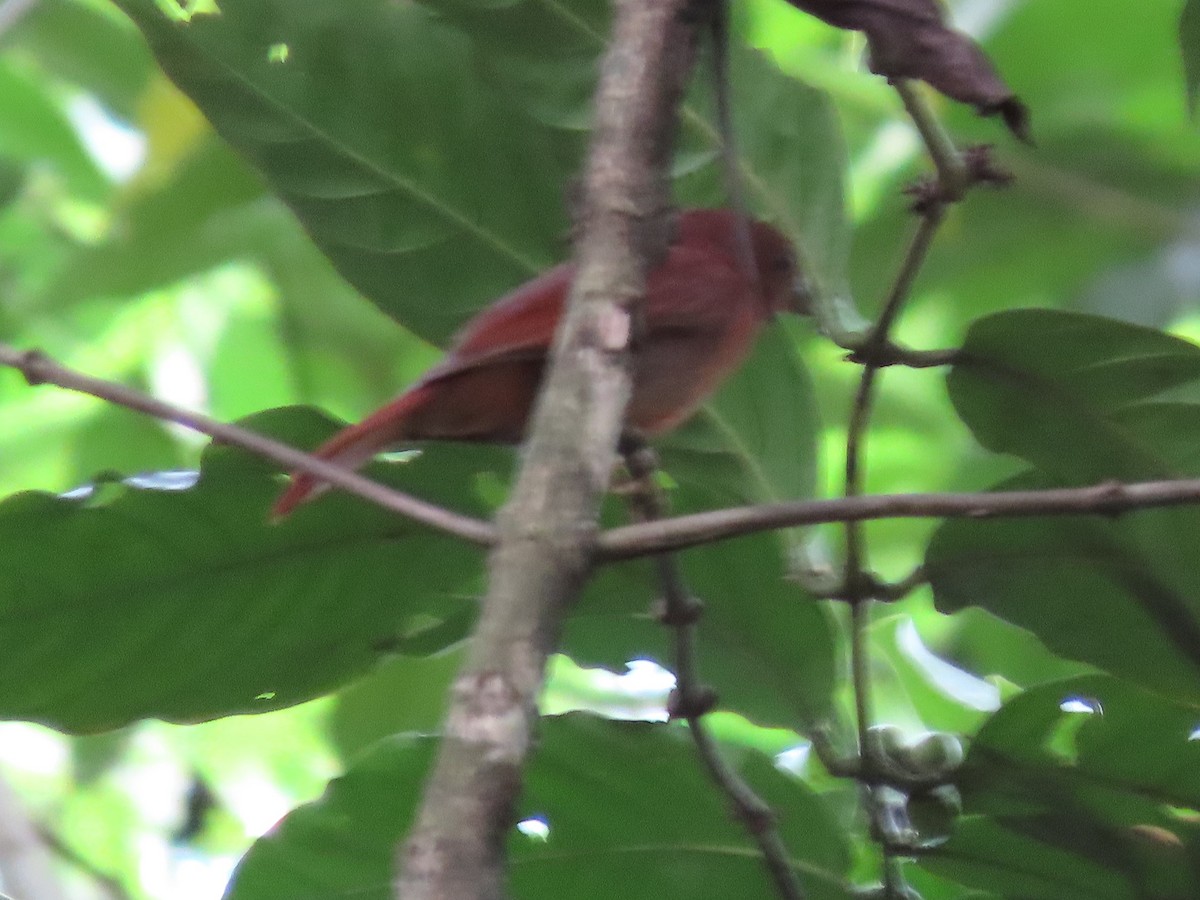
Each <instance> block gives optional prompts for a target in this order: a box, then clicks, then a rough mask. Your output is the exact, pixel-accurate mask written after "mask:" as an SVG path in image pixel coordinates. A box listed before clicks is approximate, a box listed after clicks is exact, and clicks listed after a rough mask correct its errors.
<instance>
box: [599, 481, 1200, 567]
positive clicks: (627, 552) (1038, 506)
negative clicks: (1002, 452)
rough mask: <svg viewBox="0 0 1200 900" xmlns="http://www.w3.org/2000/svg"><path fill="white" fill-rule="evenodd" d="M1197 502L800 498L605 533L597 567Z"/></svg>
mask: <svg viewBox="0 0 1200 900" xmlns="http://www.w3.org/2000/svg"><path fill="white" fill-rule="evenodd" d="M1192 503H1200V479H1196V478H1190V479H1179V480H1175V481H1143V482H1136V483H1132V484H1121V483H1119V482H1115V481H1111V482H1105V483H1103V484H1096V485H1092V486H1090V487H1080V488H1049V489H1046V490H1034V491H996V492H994V493H978V494H876V495H874V496H864V497H845V498H842V499H837V500H799V501H795V502H791V503H769V504H762V505H759V506H737V507H731V508H729V509H718V510H713V511H712V512H703V513H696V514H694V515H689V516H678V517H676V518H674V519H660V520H658V521H655V522H643V523H640V524H637V525H625V526H622V527H619V528H612V529H609V530H608V531H606V532H604V533H603V534H602V535H600V540H599V541H598V548H597V549H598V554H599V558H600V560H601V561H603V562H614V561H617V560H622V559H633V558H636V557H640V556H649V555H651V554H654V553H662V552H663V551H664V550H682V549H684V548H687V547H695V546H696V545H698V544H710V543H712V542H714V541H723V540H728V539H730V538H735V537H742V536H744V535H748V534H756V533H758V532H760V531H772V530H774V529H776V528H792V527H795V526H797V525H817V524H821V523H827V522H862V521H866V520H868V519H933V518H939V519H940V518H950V519H963V518H971V519H991V518H1018V517H1026V516H1065V515H1106V516H1112V515H1116V514H1118V513H1123V512H1129V511H1131V510H1137V509H1150V508H1154V507H1161V506H1184V505H1187V504H1192Z"/></svg>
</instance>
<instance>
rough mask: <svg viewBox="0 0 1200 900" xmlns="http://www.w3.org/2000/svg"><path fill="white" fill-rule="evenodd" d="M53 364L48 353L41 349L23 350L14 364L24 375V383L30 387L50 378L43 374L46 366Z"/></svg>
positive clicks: (45, 381)
mask: <svg viewBox="0 0 1200 900" xmlns="http://www.w3.org/2000/svg"><path fill="white" fill-rule="evenodd" d="M53 365H55V363H54V360H52V359H51V358H50V357H49V356H48V355H46V354H45V353H43V352H42V351H41V350H37V349H32V350H23V351H21V354H20V356H19V357H18V359H17V361H16V363H15V366H16V368H17V369H19V370H20V372H21V374H22V375H24V376H25V383H26V384H28V385H29V386H30V387H37V386H38V385H39V384H46V383H47V382H48V381H49V380H50V379H49V378H48V377H47V376H46V375H45V374H44V373H45V370H46V368H47V367H50V366H53Z"/></svg>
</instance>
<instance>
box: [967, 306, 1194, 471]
mask: <svg viewBox="0 0 1200 900" xmlns="http://www.w3.org/2000/svg"><path fill="white" fill-rule="evenodd" d="M962 349H963V353H964V356H965V359H964V360H963V362H961V363H960V364H958V365H956V366H955V367H954V368H953V370H952V371H951V373H950V375H949V377H948V379H947V381H948V385H949V389H950V399H951V400H952V401H953V402H954V405H955V408H956V409H957V410H958V413H959V415H960V416H962V419H963V421H964V422H966V423H967V425H968V426H969V427H970V428H971V430H972V431H973V432H974V433H975V436H976V437H977V438H978V439H979V441H980V443H982V444H983V445H984V446H985V447H987V448H988V449H989V450H994V451H996V452H998V453H1012V454H1015V455H1017V456H1020V457H1022V458H1023V459H1026V460H1028V461H1029V462H1031V463H1033V464H1034V465H1035V466H1037V467H1038V468H1040V469H1042V470H1043V471H1045V472H1047V473H1048V474H1050V475H1052V476H1053V477H1055V478H1056V479H1059V480H1061V481H1063V482H1066V483H1068V484H1081V483H1089V482H1096V481H1101V480H1103V479H1107V478H1115V479H1121V480H1130V479H1139V478H1141V479H1148V478H1168V477H1172V476H1174V475H1179V474H1183V473H1184V472H1186V471H1188V470H1190V468H1191V467H1193V466H1195V465H1196V463H1197V461H1200V458H1197V457H1196V454H1195V453H1194V451H1192V450H1191V442H1185V441H1183V440H1181V435H1182V434H1183V433H1186V431H1187V430H1188V429H1189V426H1190V423H1192V422H1194V421H1196V420H1197V418H1198V417H1200V404H1198V403H1197V401H1198V400H1200V394H1197V393H1196V387H1197V383H1198V382H1200V348H1197V347H1196V346H1195V345H1194V344H1191V343H1189V342H1187V341H1184V340H1181V339H1179V338H1175V337H1171V336H1169V335H1166V334H1163V333H1162V332H1160V331H1155V330H1153V329H1150V328H1141V327H1138V326H1134V325H1127V324H1124V323H1121V322H1115V321H1112V320H1110V319H1101V318H1097V317H1094V316H1084V315H1079V314H1074V313H1064V312H1056V311H1052V310H1015V311H1012V312H1007V313H999V314H996V315H993V316H988V317H986V318H983V319H980V320H978V321H977V322H976V323H975V324H974V325H972V326H971V329H970V331H969V332H968V334H967V339H966V341H965V343H964V344H963V348H962ZM1168 392H1173V393H1168Z"/></svg>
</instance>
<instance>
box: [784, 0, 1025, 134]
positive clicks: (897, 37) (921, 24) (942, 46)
mask: <svg viewBox="0 0 1200 900" xmlns="http://www.w3.org/2000/svg"><path fill="white" fill-rule="evenodd" d="M788 2H789V3H791V4H792V6H795V7H797V8H799V9H802V10H804V11H805V12H807V13H810V14H811V15H814V16H816V17H817V18H818V19H821V20H822V21H824V22H828V23H829V24H830V25H834V26H836V27H838V28H846V29H851V30H853V31H861V32H863V33H864V34H866V36H867V43H868V44H869V45H870V48H871V71H872V72H876V73H878V74H880V75H885V76H887V77H888V78H890V79H896V78H916V79H920V80H921V81H924V82H927V83H928V84H929V85H931V86H932V87H934V88H935V89H937V90H939V91H941V92H942V93H943V94H945V95H946V96H947V97H951V98H953V99H954V100H958V101H960V102H962V103H969V104H970V105H972V106H974V107H975V109H976V110H977V111H978V112H979V113H980V115H985V116H990V115H999V116H1001V117H1002V118H1003V119H1004V122H1005V124H1006V125H1007V126H1008V127H1009V129H1010V130H1011V131H1012V132H1013V134H1015V135H1016V136H1017V137H1019V138H1020V139H1021V140H1023V141H1028V140H1029V112H1028V110H1027V109H1026V107H1025V104H1023V103H1022V102H1021V101H1020V100H1019V99H1017V95H1016V94H1014V93H1013V91H1012V90H1011V89H1010V88H1009V87H1008V85H1006V84H1005V83H1004V82H1003V81H1002V80H1001V78H1000V76H999V75H998V74H996V70H995V68H994V67H993V66H992V64H991V62H990V61H989V60H988V58H987V56H985V55H984V52H983V51H982V50H981V49H979V47H978V45H977V44H975V42H974V41H972V40H971V39H970V38H969V37H967V36H966V35H965V34H963V33H962V32H961V31H956V30H954V29H953V28H951V27H950V26H948V25H947V24H946V21H945V12H944V10H943V9H942V7H941V4H939V3H938V2H937V0H788Z"/></svg>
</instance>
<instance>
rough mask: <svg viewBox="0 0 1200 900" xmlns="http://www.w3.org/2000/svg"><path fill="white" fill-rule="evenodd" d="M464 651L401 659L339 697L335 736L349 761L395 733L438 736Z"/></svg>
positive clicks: (332, 720)
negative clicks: (451, 684) (451, 685)
mask: <svg viewBox="0 0 1200 900" xmlns="http://www.w3.org/2000/svg"><path fill="white" fill-rule="evenodd" d="M462 662H463V653H462V651H461V650H454V651H448V652H445V653H438V654H435V655H432V656H397V657H395V658H394V659H389V660H387V661H386V662H385V663H383V664H382V665H381V666H380V667H379V668H378V669H376V670H375V671H374V672H372V673H371V674H370V675H368V676H367V677H366V678H363V679H361V680H359V681H356V682H355V683H354V684H351V685H349V686H347V687H346V688H344V689H343V690H342V691H341V692H339V693H338V696H337V706H336V707H334V711H333V716H332V717H331V718H330V721H329V736H330V739H331V740H332V741H333V744H334V746H335V747H336V748H337V751H338V755H339V756H341V758H342V759H343V760H349V759H352V758H353V757H354V756H356V755H357V754H358V753H360V752H361V751H363V750H365V749H366V748H367V747H369V746H371V745H372V744H374V743H375V742H376V741H378V740H380V739H382V738H385V737H387V736H389V735H393V734H404V733H418V734H434V733H437V732H438V731H439V730H440V729H441V726H442V718H443V714H444V712H445V710H446V705H447V703H448V702H449V699H450V683H451V682H452V681H453V679H454V676H455V675H456V674H457V673H458V669H459V667H460V666H461V665H462Z"/></svg>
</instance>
